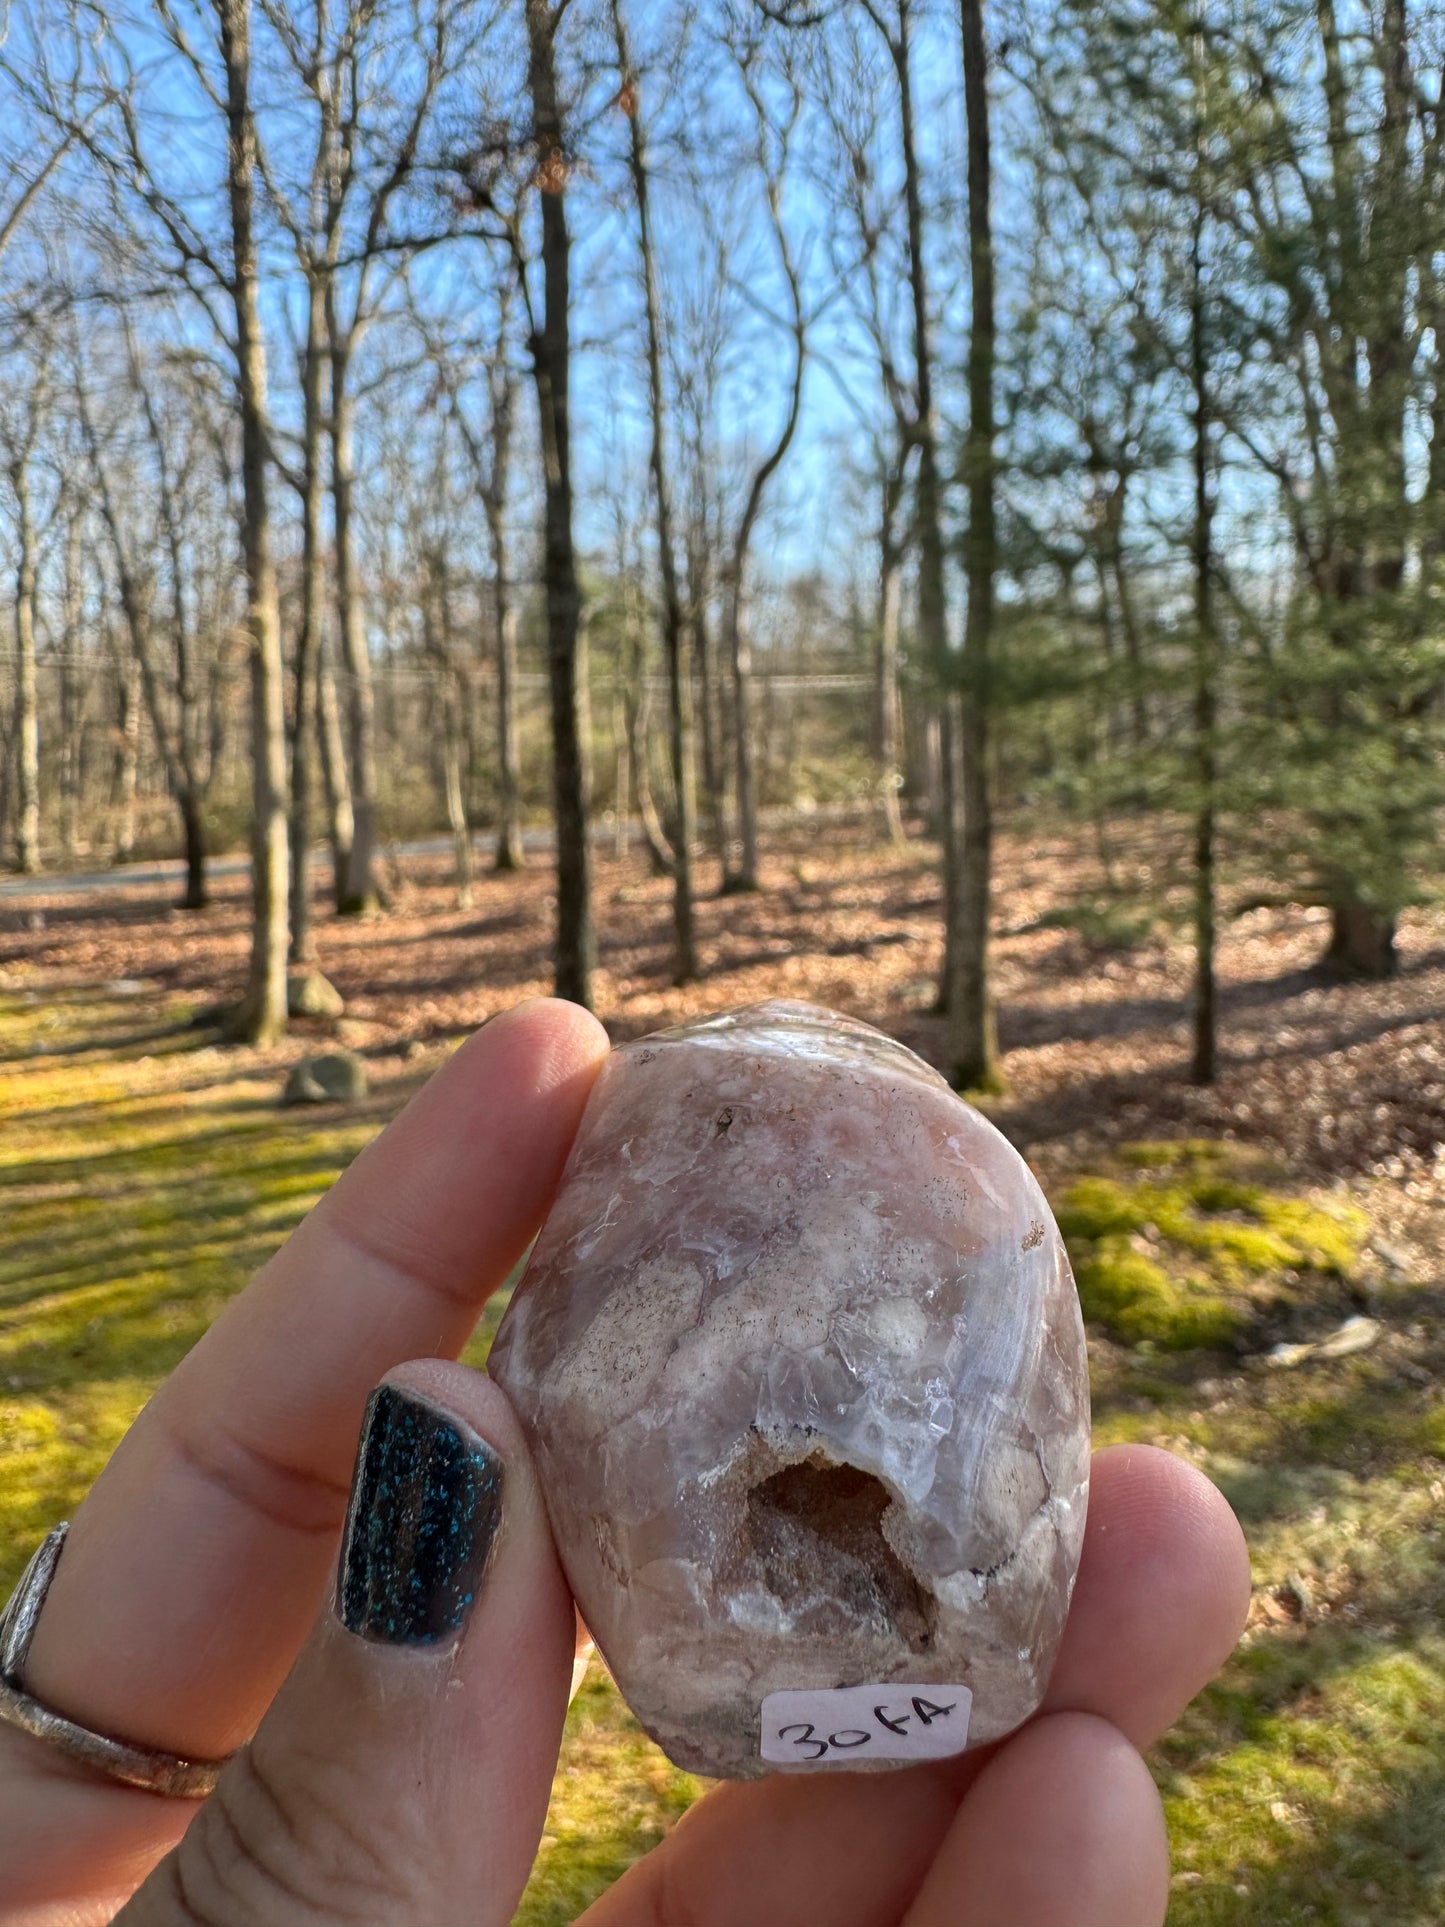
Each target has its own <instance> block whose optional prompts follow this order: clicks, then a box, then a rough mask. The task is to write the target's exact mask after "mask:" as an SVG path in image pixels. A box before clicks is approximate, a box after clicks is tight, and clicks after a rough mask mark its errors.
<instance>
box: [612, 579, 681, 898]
mask: <svg viewBox="0 0 1445 1927" xmlns="http://www.w3.org/2000/svg"><path fill="white" fill-rule="evenodd" d="M625 642H626V654H625V656H624V659H623V691H622V707H623V714H624V717H625V719H626V726H627V760H628V762H629V764H630V765H631V769H632V787H633V791H634V793H635V794H636V797H637V815H638V819H639V821H640V822H641V824H642V840H643V842H644V844H645V845H646V846H647V857H648V862H649V864H650V865H651V868H652V874H653V875H654V876H656V877H668V876H671V875H672V849H671V846H670V845H669V843H668V840H667V832H666V831H665V830H664V829H663V827H662V818H661V817H660V816H659V815H658V813H657V804H656V801H655V800H654V798H653V794H652V773H651V771H650V770H649V769H648V767H647V712H648V710H649V708H650V707H651V698H650V696H649V694H648V689H647V651H646V648H645V646H644V639H643V630H642V624H641V621H640V620H638V619H634V618H633V616H632V615H631V614H629V615H628V617H627V618H626V629H625Z"/></svg>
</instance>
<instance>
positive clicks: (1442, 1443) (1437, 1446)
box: [1415, 1404, 1445, 1459]
mask: <svg viewBox="0 0 1445 1927" xmlns="http://www.w3.org/2000/svg"><path fill="white" fill-rule="evenodd" d="M1415 1436H1416V1438H1417V1439H1418V1440H1419V1443H1420V1446H1421V1448H1422V1450H1424V1451H1426V1452H1428V1453H1429V1454H1430V1456H1431V1458H1434V1459H1445V1404H1440V1405H1437V1406H1436V1407H1435V1408H1434V1410H1433V1411H1429V1412H1426V1413H1425V1415H1424V1417H1423V1418H1421V1419H1419V1420H1418V1421H1417V1422H1416V1428H1415Z"/></svg>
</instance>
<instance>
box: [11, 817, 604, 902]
mask: <svg viewBox="0 0 1445 1927" xmlns="http://www.w3.org/2000/svg"><path fill="white" fill-rule="evenodd" d="M606 834H607V837H608V840H609V841H610V840H611V838H612V834H613V833H612V831H610V830H609V831H607V833H606ZM473 842H474V843H475V845H476V849H477V855H478V856H479V857H481V858H483V859H485V858H486V857H488V856H490V855H491V852H492V838H491V837H490V836H489V835H485V834H483V833H481V832H478V834H477V835H476V836H475V837H474V838H473ZM395 847H396V849H397V851H398V853H399V854H400V855H402V856H450V854H451V849H452V840H451V838H450V837H449V836H428V837H422V838H420V839H419V840H418V841H417V842H415V843H399V844H397V845H396V846H395ZM522 847H523V849H524V850H550V849H551V847H552V832H551V831H550V830H528V831H527V832H526V834H525V835H524V836H523V838H522ZM311 867H312V869H313V870H322V871H324V872H325V873H326V874H327V875H328V876H329V875H330V873H331V852H330V851H329V850H327V849H325V848H318V849H315V850H313V851H312V852H311ZM250 869H251V859H250V857H248V856H214V857H212V858H211V860H210V861H209V863H207V865H206V874H207V875H208V876H212V877H231V876H246V875H248V874H249V873H250ZM185 874H186V866H185V864H184V863H183V862H182V861H181V859H180V858H179V857H162V858H157V859H156V860H155V861H153V862H150V863H121V864H118V865H117V866H116V868H115V869H113V870H87V871H83V872H81V873H79V874H76V875H69V874H66V873H65V872H62V871H59V870H57V871H51V872H47V873H46V874H45V875H44V876H38V877H6V878H5V879H4V880H3V881H0V902H5V903H16V902H20V903H23V902H24V901H25V899H26V898H27V897H54V896H77V897H85V896H93V895H95V894H97V893H98V892H100V891H103V890H125V889H134V888H136V887H137V886H142V887H143V886H147V885H152V884H162V883H173V884H175V885H176V886H177V888H179V886H180V884H181V882H182V880H183V878H184V877H185Z"/></svg>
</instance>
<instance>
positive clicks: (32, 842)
mask: <svg viewBox="0 0 1445 1927" xmlns="http://www.w3.org/2000/svg"><path fill="white" fill-rule="evenodd" d="M51 396H52V390H51V382H50V377H49V373H48V370H47V367H46V358H45V355H44V353H43V352H42V353H41V354H40V355H39V356H38V357H37V358H36V359H35V361H34V362H33V364H32V366H31V368H30V370H29V371H28V378H27V379H25V380H24V381H23V384H22V392H21V394H20V396H19V397H18V398H16V399H13V400H12V402H11V404H10V406H9V407H8V408H7V409H6V410H5V412H4V414H3V416H0V442H3V452H4V461H5V473H6V477H7V479H8V481H9V483H10V493H11V495H12V496H13V498H14V501H15V719H14V724H13V728H12V740H13V741H14V744H15V764H16V773H17V784H16V790H17V810H16V823H15V860H16V864H17V865H18V867H19V869H20V870H21V871H22V872H23V873H24V874H26V875H27V876H33V875H34V874H35V873H36V872H37V871H38V870H39V869H40V705H39V699H38V695H37V689H36V667H35V595H36V577H37V561H38V558H37V544H38V534H37V529H36V521H35V504H34V492H33V481H34V478H33V475H32V466H33V464H34V461H35V458H36V454H37V451H38V447H39V443H40V438H41V434H42V431H43V429H44V426H45V422H46V417H47V415H48V413H49V410H50V404H51Z"/></svg>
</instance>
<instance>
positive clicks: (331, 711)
mask: <svg viewBox="0 0 1445 1927" xmlns="http://www.w3.org/2000/svg"><path fill="white" fill-rule="evenodd" d="M316 719H317V724H318V731H317V734H318V736H319V739H320V744H321V780H322V784H323V787H324V789H325V791H326V837H327V841H328V842H329V843H330V845H331V881H332V891H333V896H334V901H335V904H336V908H337V910H338V912H339V911H340V909H341V905H342V902H343V900H344V898H345V895H346V885H347V879H348V878H349V876H350V875H351V840H352V835H353V831H354V827H355V825H354V819H353V817H352V813H351V781H350V778H349V776H348V775H347V770H346V742H345V739H344V736H343V732H342V727H341V704H340V703H339V702H338V701H337V698H336V677H335V675H334V673H333V672H332V667H331V649H330V646H329V645H328V642H327V637H326V630H325V627H324V626H323V628H322V631H321V634H320V635H319V636H318V637H317V650H316Z"/></svg>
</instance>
